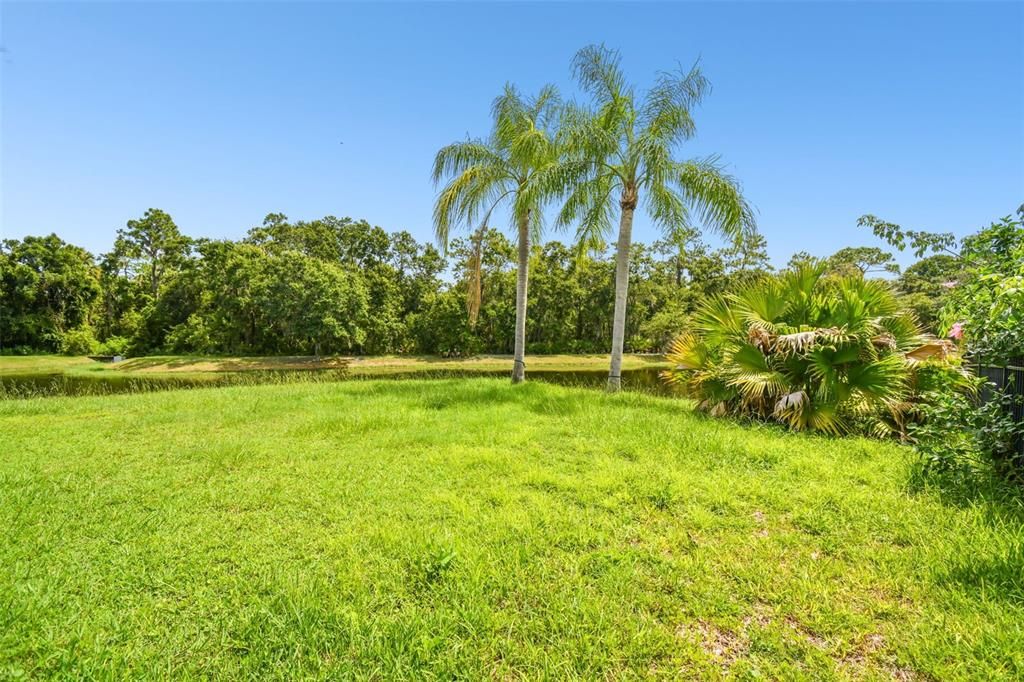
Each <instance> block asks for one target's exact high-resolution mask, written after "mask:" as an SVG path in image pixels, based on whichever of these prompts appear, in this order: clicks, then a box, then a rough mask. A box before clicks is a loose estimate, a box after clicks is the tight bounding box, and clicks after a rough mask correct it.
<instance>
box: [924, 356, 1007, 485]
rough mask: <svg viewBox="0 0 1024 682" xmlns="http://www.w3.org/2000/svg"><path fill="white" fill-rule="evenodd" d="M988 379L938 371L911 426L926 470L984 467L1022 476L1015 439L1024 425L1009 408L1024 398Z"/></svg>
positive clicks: (965, 473) (962, 473)
mask: <svg viewBox="0 0 1024 682" xmlns="http://www.w3.org/2000/svg"><path fill="white" fill-rule="evenodd" d="M985 383H986V382H985V379H982V378H979V377H975V376H969V375H963V374H957V375H953V376H946V377H942V376H941V375H939V374H935V375H934V376H933V378H932V380H931V381H930V386H928V387H927V389H926V390H925V391H924V392H923V393H922V400H921V403H920V407H919V410H918V415H917V417H918V418H917V419H916V420H915V421H914V423H911V424H910V425H909V428H908V431H909V435H910V437H911V439H912V440H913V442H914V447H915V448H916V449H917V451H918V452H919V453H920V454H921V457H922V461H923V464H924V466H925V468H926V469H927V470H929V471H934V472H937V473H941V474H953V475H956V476H958V477H960V478H966V477H969V476H973V475H975V474H977V473H980V472H983V471H985V470H989V471H993V470H994V471H995V472H997V473H999V474H1001V475H1003V476H1006V477H1013V476H1018V477H1019V476H1020V474H1021V466H1020V462H1019V461H1018V455H1017V453H1016V452H1015V451H1014V442H1015V440H1016V439H1018V438H1020V437H1022V436H1024V424H1022V423H1019V422H1017V421H1015V420H1014V418H1013V414H1012V410H1011V409H1010V408H1011V405H1012V403H1013V401H1019V400H1022V397H1021V396H1013V395H1010V394H1004V393H1000V392H999V391H996V390H995V389H994V387H993V386H991V385H989V386H987V387H986V386H985ZM983 390H984V391H989V392H990V393H991V395H989V396H988V399H987V400H985V401H981V400H980V399H979V394H980V393H981V392H982V391H983Z"/></svg>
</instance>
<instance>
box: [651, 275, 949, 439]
mask: <svg viewBox="0 0 1024 682" xmlns="http://www.w3.org/2000/svg"><path fill="white" fill-rule="evenodd" d="M825 272H826V266H825V265H824V264H817V265H814V264H811V265H804V266H801V267H798V268H795V269H792V270H788V271H786V272H784V273H782V274H781V275H778V276H775V277H770V278H766V279H764V280H762V281H760V282H757V283H755V284H752V285H748V286H746V287H743V288H740V289H739V290H737V291H735V292H734V293H730V294H727V295H725V296H721V297H717V298H714V299H712V300H710V301H709V302H707V303H706V304H704V305H702V306H701V307H700V308H699V309H698V310H697V312H696V314H695V315H694V317H693V321H692V323H691V326H690V328H689V329H688V331H686V332H684V333H683V334H682V335H681V336H680V337H679V338H678V339H677V340H676V341H675V342H674V343H673V345H672V347H671V349H670V351H669V353H668V359H669V360H670V361H671V362H673V363H674V364H675V365H676V367H675V368H674V369H671V370H666V371H665V372H664V377H665V379H666V380H667V381H669V382H670V383H672V384H675V385H678V386H680V387H681V388H682V389H683V390H684V391H685V392H686V393H687V394H688V395H691V396H693V397H694V398H695V399H697V401H698V405H699V408H700V409H702V410H705V411H708V412H710V413H712V414H715V415H724V414H731V415H737V416H748V417H756V418H758V419H771V420H776V421H780V422H782V423H784V424H786V425H788V426H789V427H790V428H793V429H797V430H802V429H814V430H820V431H825V432H829V433H848V432H854V431H857V432H864V433H870V434H876V435H884V434H888V433H892V432H897V433H900V432H902V431H903V427H904V425H905V423H906V420H907V417H908V413H909V412H911V401H912V400H913V398H914V391H913V380H914V374H915V371H914V370H915V366H916V364H917V363H918V362H919V361H920V360H921V359H923V354H924V353H925V351H924V350H922V346H923V343H924V340H925V339H924V338H923V337H922V335H921V333H920V332H919V330H918V327H917V325H916V323H915V321H914V319H913V317H912V316H911V315H909V314H908V313H907V312H906V311H905V310H904V309H903V308H902V307H901V305H900V303H899V301H898V300H897V299H896V297H895V296H894V295H893V293H892V292H891V291H890V289H889V288H888V286H887V284H886V283H884V282H881V281H878V280H865V279H863V278H862V277H860V276H857V277H849V278H835V277H825V276H824V275H825ZM925 348H927V347H925ZM936 352H937V353H940V354H941V353H942V352H943V348H942V347H941V346H937V347H936Z"/></svg>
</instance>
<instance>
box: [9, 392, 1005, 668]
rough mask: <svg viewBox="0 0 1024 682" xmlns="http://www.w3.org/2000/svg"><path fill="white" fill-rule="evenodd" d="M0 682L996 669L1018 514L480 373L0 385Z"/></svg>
mask: <svg viewBox="0 0 1024 682" xmlns="http://www.w3.org/2000/svg"><path fill="white" fill-rule="evenodd" d="M0 434H2V435H3V437H2V438H0V528H3V529H5V538H4V542H3V543H0V677H4V676H5V675H6V674H9V673H11V672H12V671H14V670H18V669H21V670H24V671H25V672H29V673H30V674H35V675H39V676H54V677H57V676H61V677H65V676H72V675H75V676H84V677H91V678H94V677H100V676H109V675H116V676H132V677H135V676H146V675H149V676H154V677H167V676H171V677H181V676H187V675H188V676H212V677H219V676H225V675H243V674H244V675H250V676H255V677H259V678H267V677H288V678H294V677H299V676H313V677H325V676H339V677H349V676H377V677H388V678H391V677H409V676H415V675H417V674H418V673H424V672H425V671H432V672H433V673H436V674H437V675H438V676H440V677H450V676H452V675H455V674H459V675H464V676H469V677H500V678H506V677H519V676H522V677H527V678H536V677H539V676H542V675H545V674H546V675H549V676H554V677H559V678H564V677H579V678H585V679H593V678H595V677H600V676H606V677H607V676H615V677H617V676H625V675H627V674H629V673H634V674H637V675H661V676H664V677H666V678H675V677H679V676H687V677H714V676H717V675H729V676H737V677H745V676H748V675H752V674H754V673H757V672H760V673H762V674H767V675H769V676H771V677H794V676H796V677H801V676H803V677H807V678H812V679H822V678H826V679H827V678H830V677H840V678H842V677H868V678H890V677H893V676H903V678H904V679H911V678H913V677H919V678H927V677H929V676H931V677H935V678H940V679H954V678H966V677H974V678H978V679H993V678H1000V677H1003V678H1010V677H1012V676H1014V675H1021V674H1022V673H1024V653H1022V651H1024V636H1022V631H1021V628H1022V623H1024V588H1022V585H1021V578H1020V571H1021V567H1022V563H1024V559H1022V556H1024V554H1022V549H1021V548H1022V543H1024V539H1022V534H1024V531H1022V524H1021V519H1022V516H1021V514H1020V513H1019V511H1018V512H1014V513H1011V512H1010V511H1008V510H1007V508H1006V507H1002V506H998V505H996V504H995V503H991V502H986V501H983V500H978V501H976V502H975V503H973V504H962V505H960V506H954V505H952V504H949V503H946V502H943V501H942V500H941V499H940V498H939V497H938V496H937V495H936V494H934V493H931V492H917V493H911V492H908V480H909V464H908V461H909V454H908V452H907V451H905V450H904V449H902V448H899V447H896V446H891V445H886V444H879V443H874V442H869V441H864V440H843V441H837V440H828V439H823V438H812V437H801V436H794V435H787V434H783V433H779V432H777V431H776V430H772V429H764V428H760V429H758V428H742V427H739V426H736V425H732V424H729V423H726V422H718V421H710V420H707V419H703V418H701V417H699V416H695V415H693V414H691V413H689V412H687V411H686V410H685V409H684V407H683V406H682V405H681V404H680V403H679V402H677V401H672V400H669V399H661V398H653V397H648V396H641V395H635V394H634V395H630V394H620V395H617V396H608V395H605V394H602V393H600V392H596V391H585V390H581V389H568V388H562V387H557V386H551V385H541V384H537V383H533V384H527V385H524V386H520V387H511V386H509V385H507V384H506V382H504V381H499V380H473V381H405V382H359V383H345V384H301V385H290V386H263V387H258V388H247V387H237V388H227V389H209V390H198V391H171V392H165V393H153V394H144V395H123V396H114V397H109V398H75V399H68V398H54V399H36V400H24V401H8V402H0Z"/></svg>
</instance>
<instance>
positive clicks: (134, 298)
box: [0, 209, 769, 355]
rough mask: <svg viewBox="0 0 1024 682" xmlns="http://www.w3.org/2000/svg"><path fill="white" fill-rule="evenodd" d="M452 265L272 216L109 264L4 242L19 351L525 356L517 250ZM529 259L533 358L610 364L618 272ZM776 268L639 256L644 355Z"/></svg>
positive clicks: (150, 241)
mask: <svg viewBox="0 0 1024 682" xmlns="http://www.w3.org/2000/svg"><path fill="white" fill-rule="evenodd" d="M448 246H449V248H448V250H447V252H446V253H445V254H443V255H442V253H441V251H440V250H439V249H437V248H436V247H435V246H434V245H432V244H426V243H421V242H419V241H417V240H416V239H415V238H414V237H413V236H412V235H411V234H410V233H409V232H405V231H396V232H388V231H386V230H384V229H383V228H381V227H377V226H372V225H371V224H370V223H368V222H367V221H365V220H352V219H350V218H336V217H333V216H327V217H324V218H321V219H317V220H311V221H290V220H288V218H287V217H285V216H284V215H281V214H271V215H268V216H267V217H266V219H265V220H264V221H263V223H262V224H261V225H258V226H256V227H253V228H252V229H250V230H249V231H248V233H247V235H246V236H245V237H244V238H242V239H240V240H237V241H233V240H223V239H195V238H191V237H189V236H187V235H185V234H183V233H182V232H181V230H180V229H179V228H178V226H177V225H176V224H175V222H174V221H173V219H172V217H171V216H170V215H168V214H167V213H166V212H164V211H162V210H160V209H150V210H149V211H147V212H146V213H145V215H144V216H142V217H140V218H138V219H134V220H130V221H128V222H127V225H126V227H125V228H122V229H121V230H119V231H118V233H117V237H116V239H115V241H114V246H113V248H112V249H111V250H110V251H109V252H107V253H103V254H101V255H99V256H94V255H93V254H91V253H89V252H88V251H87V250H85V249H83V248H81V247H79V246H76V245H74V244H69V243H67V242H65V241H64V240H62V239H61V238H60V237H58V236H57V235H55V234H51V235H49V236H42V237H36V236H29V237H25V238H24V239H21V240H16V239H9V240H5V241H3V242H2V244H0V348H2V352H5V353H40V352H51V353H52V352H65V353H71V354H94V353H101V352H102V353H105V354H132V355H145V354H156V353H175V354H178V353H195V354H204V353H209V354H238V355H270V354H311V355H312V354H349V353H352V354H384V353H424V354H440V355H467V354H476V353H511V352H512V350H513V347H514V320H515V315H516V310H515V290H516V285H517V281H516V280H517V277H516V263H517V260H518V254H517V249H516V247H515V246H514V245H513V244H512V243H510V242H509V240H508V239H507V238H506V237H505V236H504V235H502V234H501V233H500V232H498V231H495V230H488V231H487V232H486V233H484V234H483V235H473V236H471V237H466V238H458V239H453V240H451V242H450V243H449V245H448ZM529 260H530V265H531V270H532V272H533V279H532V281H531V285H532V291H533V300H534V301H535V305H534V306H533V307H532V308H531V309H530V311H529V320H528V322H529V324H528V329H529V330H530V333H529V338H528V343H529V345H530V349H531V352H537V353H582V352H607V343H608V342H607V339H608V336H609V333H610V319H609V316H608V311H609V310H610V309H611V306H612V303H613V301H614V267H615V266H614V262H613V260H612V259H611V258H610V257H609V256H608V255H607V254H604V253H592V254H580V253H579V251H578V250H577V249H575V248H574V247H573V246H571V245H566V244H563V243H561V242H558V241H550V242H547V243H544V244H535V245H533V246H532V247H531V250H530V254H529ZM768 269H769V265H768V257H767V253H766V251H765V243H764V240H763V239H762V238H761V237H760V236H757V235H755V236H753V237H752V238H750V239H748V240H745V241H743V242H742V243H741V244H739V245H736V246H729V247H727V248H723V249H712V248H710V247H709V246H707V245H706V244H704V243H703V242H701V240H700V239H699V236H698V235H697V233H696V232H695V231H691V232H689V233H687V234H680V235H677V238H676V239H675V240H665V241H659V242H656V243H654V244H651V245H647V244H641V243H637V244H634V245H633V247H632V258H631V269H630V278H631V282H632V290H631V294H630V297H631V306H630V314H629V317H628V320H627V325H626V329H627V332H628V337H627V339H628V341H627V348H628V349H629V350H631V351H636V352H644V351H656V350H658V349H660V348H661V347H662V346H664V344H665V343H667V341H668V340H669V339H670V337H671V336H672V335H673V334H674V333H675V332H676V331H677V330H678V329H679V326H680V325H681V324H682V323H683V322H684V321H685V317H686V315H687V313H688V312H689V311H690V310H691V309H692V308H693V305H694V303H695V301H697V300H699V299H701V298H703V297H706V296H710V295H714V294H715V293H720V292H723V291H725V290H726V289H727V288H728V287H729V286H731V284H732V283H734V282H737V281H739V280H742V279H746V278H753V277H757V276H758V275H759V273H763V272H766V271H767V270H768Z"/></svg>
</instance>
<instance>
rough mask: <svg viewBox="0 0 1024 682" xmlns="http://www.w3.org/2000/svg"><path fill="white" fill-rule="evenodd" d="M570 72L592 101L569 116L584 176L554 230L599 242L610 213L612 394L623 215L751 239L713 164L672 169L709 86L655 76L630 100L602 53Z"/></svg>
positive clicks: (624, 283) (582, 57) (741, 209)
mask: <svg viewBox="0 0 1024 682" xmlns="http://www.w3.org/2000/svg"><path fill="white" fill-rule="evenodd" d="M573 69H574V72H575V75H576V78H577V80H578V81H579V84H580V86H581V87H582V88H583V89H584V90H585V91H586V92H587V93H588V94H589V95H590V96H591V98H592V100H593V106H592V108H589V109H585V110H584V109H577V110H574V111H573V112H572V113H571V115H570V119H571V120H570V124H569V125H570V128H571V139H572V146H573V148H574V150H575V151H576V152H577V153H578V154H579V155H580V156H582V157H583V158H585V159H586V160H587V161H588V162H589V167H590V170H591V172H590V174H589V176H588V177H587V179H586V181H585V182H581V183H578V184H576V185H575V187H574V188H573V190H572V192H571V193H570V194H569V197H568V199H567V201H566V203H565V205H564V207H563V209H562V211H561V214H560V222H561V223H562V224H565V225H578V226H579V231H580V240H581V241H582V242H583V243H584V244H587V245H594V244H597V243H603V240H604V237H605V235H607V234H608V233H609V232H610V231H611V222H612V219H613V213H614V207H615V206H616V204H617V205H618V208H619V236H618V241H617V245H616V263H615V310H614V316H613V321H612V344H611V345H612V350H611V367H610V370H609V374H608V388H609V390H613V391H615V390H618V389H619V388H620V386H621V370H622V352H623V349H624V347H625V341H626V310H627V302H628V287H629V271H630V268H629V256H630V247H631V244H632V229H633V214H634V212H635V211H636V209H637V207H638V206H640V202H641V201H642V202H644V207H645V208H646V210H647V213H648V214H649V215H650V217H651V218H652V220H653V221H654V222H655V223H656V224H658V225H659V226H661V227H662V228H664V229H665V230H667V231H671V230H675V229H679V228H681V227H686V226H689V225H691V224H692V218H693V216H692V215H691V212H693V213H695V214H696V217H697V218H699V219H700V222H701V223H703V224H704V225H705V226H706V227H709V228H712V229H714V230H717V231H719V232H721V233H723V234H725V235H726V236H728V237H730V238H734V239H736V238H739V237H741V236H742V235H743V234H745V233H749V232H752V231H753V230H754V216H753V212H752V210H751V209H750V207H749V206H748V204H747V202H746V201H745V200H744V198H743V196H742V194H741V191H740V187H739V184H738V183H737V182H736V180H735V179H734V178H732V177H730V176H729V175H727V174H726V173H725V172H724V171H723V170H722V168H721V166H720V165H719V163H718V160H717V159H716V158H714V157H711V158H704V159H695V160H689V161H678V160H676V159H675V158H674V156H673V155H674V153H675V150H676V147H677V146H678V145H679V144H680V143H682V142H684V141H686V140H689V139H690V138H692V137H693V135H694V133H695V131H696V126H695V124H694V121H693V117H692V115H691V112H692V109H693V108H694V107H696V106H697V105H698V104H699V103H700V102H701V100H702V99H703V98H704V96H705V94H706V93H707V92H708V90H709V87H710V86H709V84H708V81H707V79H705V78H704V75H703V74H702V73H701V71H700V68H699V67H698V66H694V67H693V68H692V69H690V70H689V71H684V70H679V71H677V72H672V73H662V74H660V75H659V76H658V78H657V80H656V82H655V84H654V86H653V87H652V88H651V89H650V90H649V91H647V93H646V94H645V95H644V96H643V97H642V98H640V99H638V98H637V97H636V96H635V94H634V91H633V88H632V87H631V86H630V85H628V84H627V83H626V80H625V77H624V75H623V73H622V70H621V69H620V67H619V55H618V53H617V52H615V51H612V50H609V49H607V48H605V47H604V46H590V47H586V48H583V49H582V50H580V51H579V52H578V53H577V55H576V57H575V59H574V60H573Z"/></svg>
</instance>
